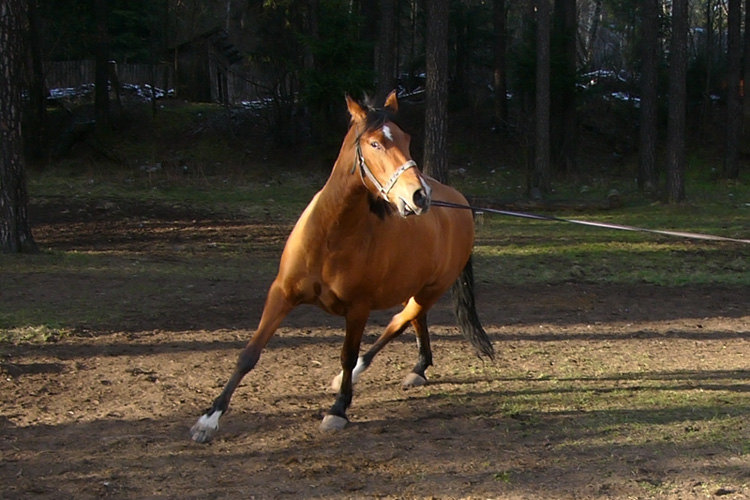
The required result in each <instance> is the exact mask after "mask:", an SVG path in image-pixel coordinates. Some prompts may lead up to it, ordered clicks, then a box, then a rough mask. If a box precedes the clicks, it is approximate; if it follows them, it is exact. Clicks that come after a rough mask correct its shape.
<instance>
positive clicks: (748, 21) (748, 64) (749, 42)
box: [742, 0, 750, 126]
mask: <svg viewBox="0 0 750 500" xmlns="http://www.w3.org/2000/svg"><path fill="white" fill-rule="evenodd" d="M744 53H745V56H744V60H745V68H744V77H743V79H742V81H743V89H742V94H743V101H742V110H743V113H742V114H743V115H744V117H745V126H747V124H748V123H750V97H748V95H747V93H748V86H750V0H745V48H744Z"/></svg>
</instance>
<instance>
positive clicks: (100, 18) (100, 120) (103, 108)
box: [94, 0, 109, 130]
mask: <svg viewBox="0 0 750 500" xmlns="http://www.w3.org/2000/svg"><path fill="white" fill-rule="evenodd" d="M94 19H95V23H96V43H95V46H94V58H95V64H96V69H95V75H94V78H95V82H94V111H95V114H96V128H97V129H98V130H104V127H106V126H107V125H109V40H108V38H109V35H108V34H107V2H106V0H94Z"/></svg>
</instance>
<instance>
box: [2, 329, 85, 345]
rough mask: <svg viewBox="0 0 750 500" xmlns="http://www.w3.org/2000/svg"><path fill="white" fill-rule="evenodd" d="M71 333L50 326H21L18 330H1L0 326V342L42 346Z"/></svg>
mask: <svg viewBox="0 0 750 500" xmlns="http://www.w3.org/2000/svg"><path fill="white" fill-rule="evenodd" d="M72 333H73V332H72V330H70V329H68V328H60V327H55V326H50V325H35V326H23V327H18V328H2V327H1V326H0V342H7V343H11V344H20V343H33V344H44V343H48V342H58V341H60V340H62V339H64V338H66V337H68V336H70V335H71V334H72Z"/></svg>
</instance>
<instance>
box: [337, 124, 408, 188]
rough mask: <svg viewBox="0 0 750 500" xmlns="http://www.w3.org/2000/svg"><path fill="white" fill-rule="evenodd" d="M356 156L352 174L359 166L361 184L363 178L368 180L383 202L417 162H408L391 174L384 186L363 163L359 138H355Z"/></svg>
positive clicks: (363, 158) (363, 180)
mask: <svg viewBox="0 0 750 500" xmlns="http://www.w3.org/2000/svg"><path fill="white" fill-rule="evenodd" d="M355 147H356V155H355V159H354V165H352V172H351V173H354V170H355V169H356V168H357V165H358V164H359V175H360V177H361V178H362V183H363V184H364V182H365V177H367V178H368V179H370V182H372V183H373V185H374V186H375V188H376V189H377V190H378V193H379V194H380V196H382V197H383V199H384V200H385V201H389V200H388V193H390V192H391V189H393V186H395V185H396V182H398V179H399V178H400V177H401V175H402V174H403V173H404V172H406V171H407V170H409V169H410V168H412V167H416V166H417V162H415V161H414V160H409V161H407V162H406V163H404V164H403V165H401V166H400V167H398V168H397V169H396V171H395V172H393V175H391V177H390V178H389V179H388V182H386V184H385V186H383V185H382V184H380V181H378V179H377V177H375V174H373V173H372V170H370V167H368V166H367V162H365V157H364V155H362V148H361V146H360V144H359V136H357V144H356V146H355Z"/></svg>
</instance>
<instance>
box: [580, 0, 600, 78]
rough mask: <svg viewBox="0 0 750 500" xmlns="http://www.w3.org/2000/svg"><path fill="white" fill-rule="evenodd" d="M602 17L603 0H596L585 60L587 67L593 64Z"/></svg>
mask: <svg viewBox="0 0 750 500" xmlns="http://www.w3.org/2000/svg"><path fill="white" fill-rule="evenodd" d="M601 17H602V0H595V2H594V17H593V19H592V20H591V27H590V28H589V39H588V44H587V45H586V54H585V58H586V60H585V61H584V65H585V66H586V68H587V69H590V68H589V66H590V65H591V55H592V54H593V53H594V48H595V47H596V37H597V35H598V34H599V23H600V22H601Z"/></svg>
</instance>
